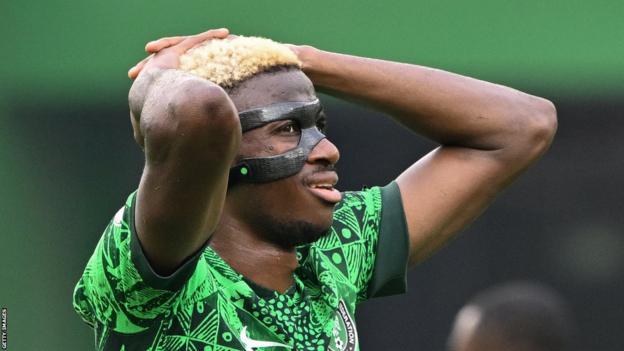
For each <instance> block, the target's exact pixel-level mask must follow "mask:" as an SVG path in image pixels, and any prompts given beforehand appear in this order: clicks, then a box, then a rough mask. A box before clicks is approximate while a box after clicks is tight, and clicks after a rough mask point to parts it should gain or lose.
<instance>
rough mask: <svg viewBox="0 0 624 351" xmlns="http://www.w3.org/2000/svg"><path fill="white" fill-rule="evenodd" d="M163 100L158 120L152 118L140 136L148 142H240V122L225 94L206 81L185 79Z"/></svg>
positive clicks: (218, 143) (231, 143)
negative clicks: (164, 101)
mask: <svg viewBox="0 0 624 351" xmlns="http://www.w3.org/2000/svg"><path fill="white" fill-rule="evenodd" d="M176 88H177V89H176V91H175V92H174V93H173V94H171V95H170V96H169V97H168V98H167V99H166V105H165V106H163V107H164V108H163V109H162V110H163V111H162V112H163V113H162V116H161V117H162V118H158V119H152V121H151V123H149V124H148V125H147V126H146V129H147V130H145V132H144V135H145V137H146V138H149V139H150V140H151V141H152V142H158V141H160V142H161V143H164V144H185V143H188V142H195V141H197V140H211V141H212V142H213V143H214V144H217V145H220V146H222V147H228V146H229V147H233V146H235V145H237V142H236V141H237V140H238V139H240V134H241V132H240V122H239V119H238V114H237V112H236V108H235V107H234V105H233V103H232V101H231V100H230V98H229V97H228V95H227V93H226V92H225V91H224V90H223V89H221V88H220V87H219V86H217V85H215V84H212V83H210V82H207V81H198V80H197V79H188V80H187V81H185V82H182V83H180V85H179V86H177V87H176Z"/></svg>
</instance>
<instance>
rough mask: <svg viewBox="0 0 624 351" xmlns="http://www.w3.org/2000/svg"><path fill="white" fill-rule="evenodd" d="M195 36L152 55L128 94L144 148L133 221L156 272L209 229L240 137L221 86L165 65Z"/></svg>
mask: <svg viewBox="0 0 624 351" xmlns="http://www.w3.org/2000/svg"><path fill="white" fill-rule="evenodd" d="M203 34H205V33H203ZM225 35H227V34H225ZM200 36H201V35H200ZM195 37H199V36H195ZM195 39H196V40H195V41H193V40H191V42H186V44H184V43H180V44H178V45H177V46H176V47H171V48H168V49H165V50H163V51H161V52H160V53H158V54H157V55H156V56H154V58H153V59H152V60H150V61H149V62H148V63H147V64H146V65H145V67H144V68H143V71H142V73H141V74H140V75H139V76H138V78H137V79H136V81H135V82H134V84H133V86H132V88H131V89H130V95H129V100H130V110H131V120H132V123H133V128H134V133H135V139H136V140H137V142H138V143H139V145H141V146H142V148H143V149H144V152H145V168H144V170H143V175H142V177H141V182H140V185H139V189H138V194H137V199H136V210H135V226H136V230H137V235H138V237H139V241H140V243H141V246H142V247H143V250H144V252H145V254H146V256H147V258H148V260H149V262H150V264H151V265H152V267H153V268H154V269H155V270H156V272H157V273H159V274H161V275H167V274H169V273H171V272H173V271H174V270H175V269H176V268H178V267H179V266H180V264H181V263H183V262H184V260H185V259H186V258H188V257H189V256H191V255H193V254H194V253H195V252H197V250H199V249H200V248H201V247H202V246H203V245H204V244H205V242H206V241H207V240H208V238H209V237H210V235H211V233H212V231H213V230H214V228H215V227H216V225H217V223H218V221H219V217H220V214H221V211H222V208H223V203H224V200H225V193H226V188H227V179H228V172H229V168H230V166H231V164H232V161H233V160H234V157H235V156H236V153H237V152H238V145H239V142H240V138H241V131H240V123H239V120H238V115H237V112H236V108H235V107H234V105H233V104H232V102H231V100H230V99H229V97H228V96H227V94H226V93H225V92H224V91H223V90H222V89H221V88H220V87H218V86H217V85H215V84H213V83H211V82H209V81H207V80H204V79H201V78H198V77H194V76H191V75H189V74H186V73H183V72H181V71H177V70H174V69H168V68H175V67H177V57H178V56H179V55H180V54H181V53H183V52H185V51H186V50H187V49H188V48H190V47H192V46H193V45H195V44H196V43H198V42H201V41H204V40H206V39H209V37H208V38H207V37H206V36H204V37H199V38H195ZM180 45H181V46H180Z"/></svg>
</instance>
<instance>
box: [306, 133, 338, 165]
mask: <svg viewBox="0 0 624 351" xmlns="http://www.w3.org/2000/svg"><path fill="white" fill-rule="evenodd" d="M339 159H340V151H338V148H337V147H336V145H334V143H332V142H331V141H329V140H328V139H327V138H324V139H322V140H321V141H319V143H318V144H316V146H315V147H314V148H313V149H312V151H310V154H309V155H308V160H307V162H308V163H317V162H322V163H328V164H330V165H334V164H336V163H337V162H338V160H339Z"/></svg>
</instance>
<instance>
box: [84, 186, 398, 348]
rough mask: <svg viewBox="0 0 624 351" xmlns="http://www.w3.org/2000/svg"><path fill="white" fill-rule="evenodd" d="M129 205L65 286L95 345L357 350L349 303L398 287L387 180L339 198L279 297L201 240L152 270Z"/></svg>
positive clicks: (393, 198) (300, 252)
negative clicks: (175, 262) (163, 272)
mask: <svg viewBox="0 0 624 351" xmlns="http://www.w3.org/2000/svg"><path fill="white" fill-rule="evenodd" d="M134 203H135V193H133V194H131V195H130V196H129V197H128V200H127V202H126V204H125V206H124V207H123V208H121V209H120V210H119V212H118V213H117V214H116V215H115V216H114V218H113V219H112V220H111V222H110V224H109V225H108V227H107V228H106V230H105V231H104V234H103V235H102V237H101V239H100V241H99V243H98V245H97V247H96V249H95V252H94V253H93V255H92V256H91V258H90V259H89V262H88V263H87V266H86V268H85V271H84V273H83V275H82V277H81V279H80V281H79V282H78V284H77V285H76V288H75V291H74V297H73V298H74V299H73V302H74V308H75V309H76V311H77V312H78V313H79V314H80V316H81V317H82V318H83V319H84V321H85V322H87V323H88V324H89V325H90V326H92V327H93V329H94V331H95V337H96V339H95V344H96V345H95V347H96V349H97V350H116V351H118V350H125V351H130V350H142V351H143V350H150V351H176V350H202V351H213V350H214V351H216V350H246V351H252V350H258V351H269V350H275V351H280V350H281V351H284V350H340V351H342V350H359V345H358V335H357V329H356V326H355V320H354V313H355V309H356V307H357V305H358V304H359V303H360V302H362V301H364V300H366V299H367V298H370V297H374V296H383V295H390V294H396V293H401V292H403V291H404V289H405V270H406V264H407V252H408V239H407V229H406V224H405V217H404V213H403V208H402V205H401V198H400V194H399V190H398V186H397V185H396V183H394V182H393V183H391V184H389V185H388V186H386V187H383V188H379V187H374V188H370V189H364V190H362V191H359V192H346V193H344V194H343V199H342V201H341V202H340V203H338V204H337V205H336V208H335V210H334V221H333V224H332V227H331V228H330V229H329V233H327V235H326V236H324V237H323V238H321V239H320V240H318V241H316V242H314V243H312V244H309V245H305V246H301V247H299V248H297V259H298V260H299V267H298V268H297V269H296V271H295V273H294V281H295V284H294V285H293V286H292V287H291V288H290V289H289V290H288V291H286V292H285V293H283V294H282V293H278V292H276V291H272V290H268V289H266V288H263V287H261V286H258V285H256V284H254V283H253V282H252V281H250V280H248V279H246V278H245V277H244V276H242V275H241V274H239V273H237V272H236V271H234V269H233V268H232V267H230V266H229V265H228V264H227V263H226V262H225V261H224V260H223V259H221V257H219V255H218V254H217V253H216V252H215V251H214V250H213V249H212V248H211V247H210V246H206V247H205V248H204V249H202V250H200V251H199V252H198V254H196V255H195V256H193V257H191V258H190V259H189V260H187V261H186V262H185V263H184V264H183V265H182V266H181V267H180V268H179V269H178V270H177V271H176V272H175V273H174V274H172V275H170V276H167V277H164V276H160V275H158V274H157V273H155V272H154V271H153V270H152V269H151V267H150V265H149V263H148V261H147V259H146V258H145V255H144V253H143V250H142V248H141V246H140V243H139V241H138V238H137V235H136V232H135V229H134ZM172 235H175V233H172Z"/></svg>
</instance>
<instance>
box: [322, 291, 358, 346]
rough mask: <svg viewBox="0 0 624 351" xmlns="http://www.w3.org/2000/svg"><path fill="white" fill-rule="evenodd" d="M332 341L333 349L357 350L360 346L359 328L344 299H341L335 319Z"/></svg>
mask: <svg viewBox="0 0 624 351" xmlns="http://www.w3.org/2000/svg"><path fill="white" fill-rule="evenodd" d="M332 333H333V335H332V341H331V342H330V344H329V347H330V350H332V351H355V350H357V347H358V335H357V329H356V328H355V323H354V322H353V318H351V315H350V314H349V311H348V310H347V306H346V305H345V303H344V300H340V303H339V304H338V311H336V316H335V320H334V329H333V331H332Z"/></svg>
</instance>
